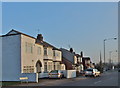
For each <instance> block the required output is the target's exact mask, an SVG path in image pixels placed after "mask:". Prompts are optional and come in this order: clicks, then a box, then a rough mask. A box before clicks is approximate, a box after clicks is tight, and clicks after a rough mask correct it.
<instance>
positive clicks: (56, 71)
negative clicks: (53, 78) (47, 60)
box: [50, 70, 58, 73]
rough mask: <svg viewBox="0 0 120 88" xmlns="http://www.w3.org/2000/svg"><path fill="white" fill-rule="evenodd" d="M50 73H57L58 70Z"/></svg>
mask: <svg viewBox="0 0 120 88" xmlns="http://www.w3.org/2000/svg"><path fill="white" fill-rule="evenodd" d="M50 73H58V70H54V71H51V72H50Z"/></svg>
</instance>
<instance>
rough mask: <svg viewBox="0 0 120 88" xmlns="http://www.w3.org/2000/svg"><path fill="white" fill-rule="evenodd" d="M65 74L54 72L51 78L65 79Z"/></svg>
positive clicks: (50, 74)
mask: <svg viewBox="0 0 120 88" xmlns="http://www.w3.org/2000/svg"><path fill="white" fill-rule="evenodd" d="M63 77H64V74H63V72H62V71H61V70H52V71H51V72H50V73H49V78H63Z"/></svg>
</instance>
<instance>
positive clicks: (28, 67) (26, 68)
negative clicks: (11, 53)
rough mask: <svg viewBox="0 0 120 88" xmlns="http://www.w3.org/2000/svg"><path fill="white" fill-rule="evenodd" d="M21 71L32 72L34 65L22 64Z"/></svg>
mask: <svg viewBox="0 0 120 88" xmlns="http://www.w3.org/2000/svg"><path fill="white" fill-rule="evenodd" d="M23 73H34V66H23Z"/></svg>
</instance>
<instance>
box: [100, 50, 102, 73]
mask: <svg viewBox="0 0 120 88" xmlns="http://www.w3.org/2000/svg"><path fill="white" fill-rule="evenodd" d="M100 72H103V71H102V58H101V51H100Z"/></svg>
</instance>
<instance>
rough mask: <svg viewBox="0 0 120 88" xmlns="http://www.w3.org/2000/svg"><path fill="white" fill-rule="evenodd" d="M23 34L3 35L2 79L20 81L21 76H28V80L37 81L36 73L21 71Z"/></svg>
mask: <svg viewBox="0 0 120 88" xmlns="http://www.w3.org/2000/svg"><path fill="white" fill-rule="evenodd" d="M20 40H21V35H14V36H6V37H2V81H20V79H19V78H20V77H24V76H25V77H28V78H29V79H28V81H32V82H37V81H38V77H37V74H36V73H27V74H25V73H24V74H22V73H21V41H20Z"/></svg>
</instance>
